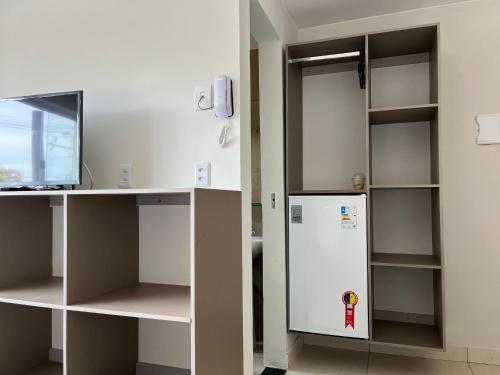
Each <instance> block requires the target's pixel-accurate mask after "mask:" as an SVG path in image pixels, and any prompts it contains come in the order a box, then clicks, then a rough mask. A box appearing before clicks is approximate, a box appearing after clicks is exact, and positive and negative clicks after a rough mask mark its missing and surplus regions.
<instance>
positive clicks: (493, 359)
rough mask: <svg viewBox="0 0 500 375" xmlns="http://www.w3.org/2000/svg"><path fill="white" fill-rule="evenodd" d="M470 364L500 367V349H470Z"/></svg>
mask: <svg viewBox="0 0 500 375" xmlns="http://www.w3.org/2000/svg"><path fill="white" fill-rule="evenodd" d="M468 352H469V356H468V359H469V362H472V363H484V364H487V365H497V366H500V349H486V348H469V349H468Z"/></svg>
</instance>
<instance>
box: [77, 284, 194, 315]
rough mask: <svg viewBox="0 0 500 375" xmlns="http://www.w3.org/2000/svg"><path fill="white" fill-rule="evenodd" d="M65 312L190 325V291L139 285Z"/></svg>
mask: <svg viewBox="0 0 500 375" xmlns="http://www.w3.org/2000/svg"><path fill="white" fill-rule="evenodd" d="M68 310H71V311H80V312H88V313H97V314H107V315H119V316H128V317H135V318H145V319H156V320H167V321H172V322H180V323H190V322H191V309H190V288H189V287H187V286H174V285H160V284H147V283H138V284H136V285H133V286H130V287H127V288H123V289H120V290H118V291H115V292H111V293H107V294H105V295H103V296H100V297H97V298H92V299H89V300H86V301H82V302H79V303H77V304H74V305H70V306H68Z"/></svg>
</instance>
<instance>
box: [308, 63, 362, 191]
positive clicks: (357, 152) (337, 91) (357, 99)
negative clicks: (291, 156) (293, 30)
mask: <svg viewBox="0 0 500 375" xmlns="http://www.w3.org/2000/svg"><path fill="white" fill-rule="evenodd" d="M365 98H366V96H365V90H362V89H360V87H359V78H358V73H357V71H347V72H339V73H332V74H321V75H311V76H304V78H303V143H304V144H303V162H304V175H303V181H304V182H303V184H304V189H305V190H308V189H311V190H313V189H351V188H352V181H351V178H352V176H353V175H354V174H355V173H357V172H362V173H364V174H366V152H365V149H366V144H365V140H366V115H365V113H366V110H365ZM338 155H342V157H341V158H339V157H338Z"/></svg>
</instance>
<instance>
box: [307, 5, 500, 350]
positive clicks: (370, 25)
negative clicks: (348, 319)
mask: <svg viewBox="0 0 500 375" xmlns="http://www.w3.org/2000/svg"><path fill="white" fill-rule="evenodd" d="M499 14H500V1H498V0H477V1H471V2H464V3H460V4H456V5H449V6H444V7H435V8H429V9H420V10H415V11H409V12H402V13H397V14H391V15H386V16H380V17H371V18H366V19H361V20H355V21H349V22H342V23H338V24H332V25H327V26H322V27H317V28H311V29H304V30H300V32H299V38H300V39H301V40H303V41H309V40H317V39H324V38H331V37H340V36H347V35H353V34H362V33H365V32H374V31H380V30H384V29H388V28H399V27H401V28H404V27H408V26H413V25H420V24H429V23H436V22H439V23H440V25H441V42H442V44H441V50H442V52H441V56H442V60H441V63H442V65H441V103H440V110H441V111H442V122H441V124H440V127H441V136H442V144H441V165H442V170H441V178H440V182H441V186H442V196H443V208H444V216H443V224H444V225H443V228H442V229H443V236H444V237H443V238H444V244H445V249H444V254H445V269H446V276H445V282H446V288H445V292H446V321H447V341H448V345H450V346H462V347H483V348H493V349H500V324H499V323H500V318H499V317H500V301H499V300H498V298H496V297H495V296H496V295H497V294H498V291H499V290H500V273H499V272H498V264H500V251H499V248H498V246H499V245H498V244H499V243H500V231H499V230H498V223H499V221H498V218H499V217H500V196H499V195H498V194H496V193H494V191H497V190H498V189H497V188H498V186H499V185H500V173H498V165H499V162H500V146H477V145H475V142H474V131H475V130H474V117H475V115H476V114H478V113H495V112H500V98H499V95H498V87H500V73H499V71H498V66H500V51H499V50H498V48H495V47H494V46H497V45H498V35H500V22H498V21H499ZM478 210H479V211H478ZM478 212H480V214H479V216H480V220H472V219H471V214H474V213H478Z"/></svg>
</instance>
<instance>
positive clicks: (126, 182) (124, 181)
mask: <svg viewBox="0 0 500 375" xmlns="http://www.w3.org/2000/svg"><path fill="white" fill-rule="evenodd" d="M118 187H119V188H120V189H130V188H131V187H132V165H131V164H120V168H119V171H118Z"/></svg>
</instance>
